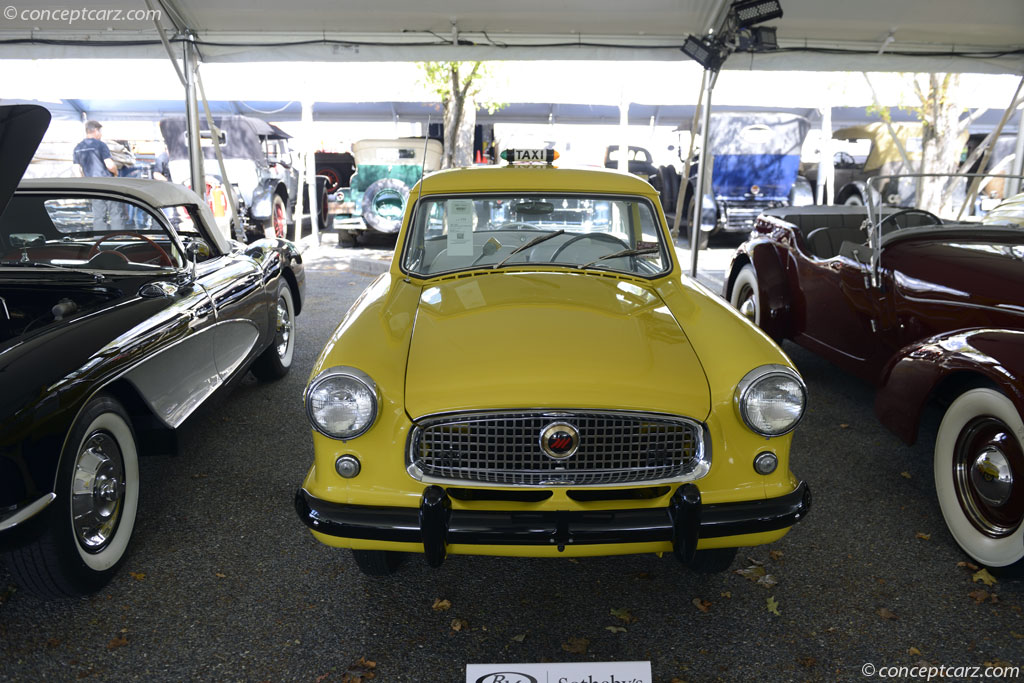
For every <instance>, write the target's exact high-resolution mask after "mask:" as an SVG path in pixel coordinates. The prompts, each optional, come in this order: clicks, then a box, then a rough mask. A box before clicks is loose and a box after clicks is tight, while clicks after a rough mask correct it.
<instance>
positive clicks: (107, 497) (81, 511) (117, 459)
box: [71, 431, 125, 553]
mask: <svg viewBox="0 0 1024 683" xmlns="http://www.w3.org/2000/svg"><path fill="white" fill-rule="evenodd" d="M124 493H125V477H124V464H123V461H122V458H121V449H120V448H119V447H118V445H117V440H116V439H114V437H113V436H111V435H110V434H109V433H107V432H103V431H98V432H95V433H94V434H92V435H91V436H90V437H89V438H88V439H87V440H86V442H85V444H84V445H83V446H82V450H81V451H79V453H78V457H77V458H76V460H75V468H74V472H73V473H72V480H71V520H72V526H73V527H74V531H75V537H76V538H77V539H78V542H79V544H80V545H81V546H82V547H83V548H85V550H87V551H88V552H92V553H97V552H99V551H101V550H103V548H104V547H106V545H107V543H109V542H110V539H111V538H113V536H114V532H115V531H116V530H117V522H118V520H119V519H120V517H121V508H122V505H123V502H124Z"/></svg>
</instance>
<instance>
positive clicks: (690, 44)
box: [679, 35, 725, 71]
mask: <svg viewBox="0 0 1024 683" xmlns="http://www.w3.org/2000/svg"><path fill="white" fill-rule="evenodd" d="M679 49H680V50H682V51H683V54H684V55H686V56H687V57H689V58H690V59H692V60H693V61H695V62H697V63H698V64H700V65H701V66H702V67H704V68H705V69H709V70H711V71H715V70H717V69H718V68H719V67H721V66H722V62H724V61H725V55H723V50H722V48H721V46H720V45H718V44H717V43H715V42H713V41H710V40H703V39H701V38H698V37H697V36H694V35H689V36H686V42H684V43H683V46H682V47H681V48H679Z"/></svg>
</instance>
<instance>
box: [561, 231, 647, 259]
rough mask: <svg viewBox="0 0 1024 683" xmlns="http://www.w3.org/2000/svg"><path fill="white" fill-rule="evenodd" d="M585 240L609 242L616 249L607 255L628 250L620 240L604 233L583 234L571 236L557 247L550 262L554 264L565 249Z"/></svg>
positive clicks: (627, 246) (626, 245)
mask: <svg viewBox="0 0 1024 683" xmlns="http://www.w3.org/2000/svg"><path fill="white" fill-rule="evenodd" d="M585 239H592V240H597V241H598V242H611V243H612V244H614V245H615V247H616V248H615V250H613V251H610V252H608V253H609V254H614V253H615V252H616V251H621V250H624V249H629V245H628V244H626V243H625V242H623V241H622V240H620V239H619V238H618V237H616V236H615V235H609V234H608V233H606V232H584V233H581V234H579V235H573V236H572V237H570V238H569V239H567V240H566V241H564V242H562V244H560V245H559V246H558V249H555V253H553V254H552V255H551V262H552V263H554V261H555V259H557V258H558V255H559V254H561V253H562V252H563V251H565V249H566V247H568V246H570V245H572V244H575V243H576V242H579V241H580V240H585Z"/></svg>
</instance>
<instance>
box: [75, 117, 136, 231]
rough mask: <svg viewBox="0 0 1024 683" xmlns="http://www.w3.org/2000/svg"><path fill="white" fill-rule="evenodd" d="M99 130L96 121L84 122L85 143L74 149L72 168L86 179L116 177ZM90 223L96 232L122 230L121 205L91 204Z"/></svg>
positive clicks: (123, 219)
mask: <svg viewBox="0 0 1024 683" xmlns="http://www.w3.org/2000/svg"><path fill="white" fill-rule="evenodd" d="M102 128H103V126H102V125H101V124H100V122H99V121H92V120H89V121H86V122H85V139H83V140H82V141H81V142H79V143H78V144H77V145H76V146H75V153H74V160H75V167H76V168H77V169H78V171H79V172H80V173H81V174H82V175H84V176H86V177H87V178H109V177H111V176H116V175H117V164H115V163H114V160H113V158H111V156H110V148H109V147H107V143H105V142H103V133H102V130H101V129H102ZM92 221H93V227H94V228H95V229H96V230H97V231H101V232H106V231H110V230H114V231H117V230H124V226H125V215H124V205H123V204H121V202H118V201H115V200H107V199H93V200H92Z"/></svg>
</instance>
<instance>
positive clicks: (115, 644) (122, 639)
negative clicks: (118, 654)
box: [107, 636, 128, 650]
mask: <svg viewBox="0 0 1024 683" xmlns="http://www.w3.org/2000/svg"><path fill="white" fill-rule="evenodd" d="M127 644H128V636H118V637H117V638H114V639H112V640H111V641H110V642H109V643H107V649H108V650H116V649H117V648H119V647H124V646H125V645H127Z"/></svg>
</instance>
